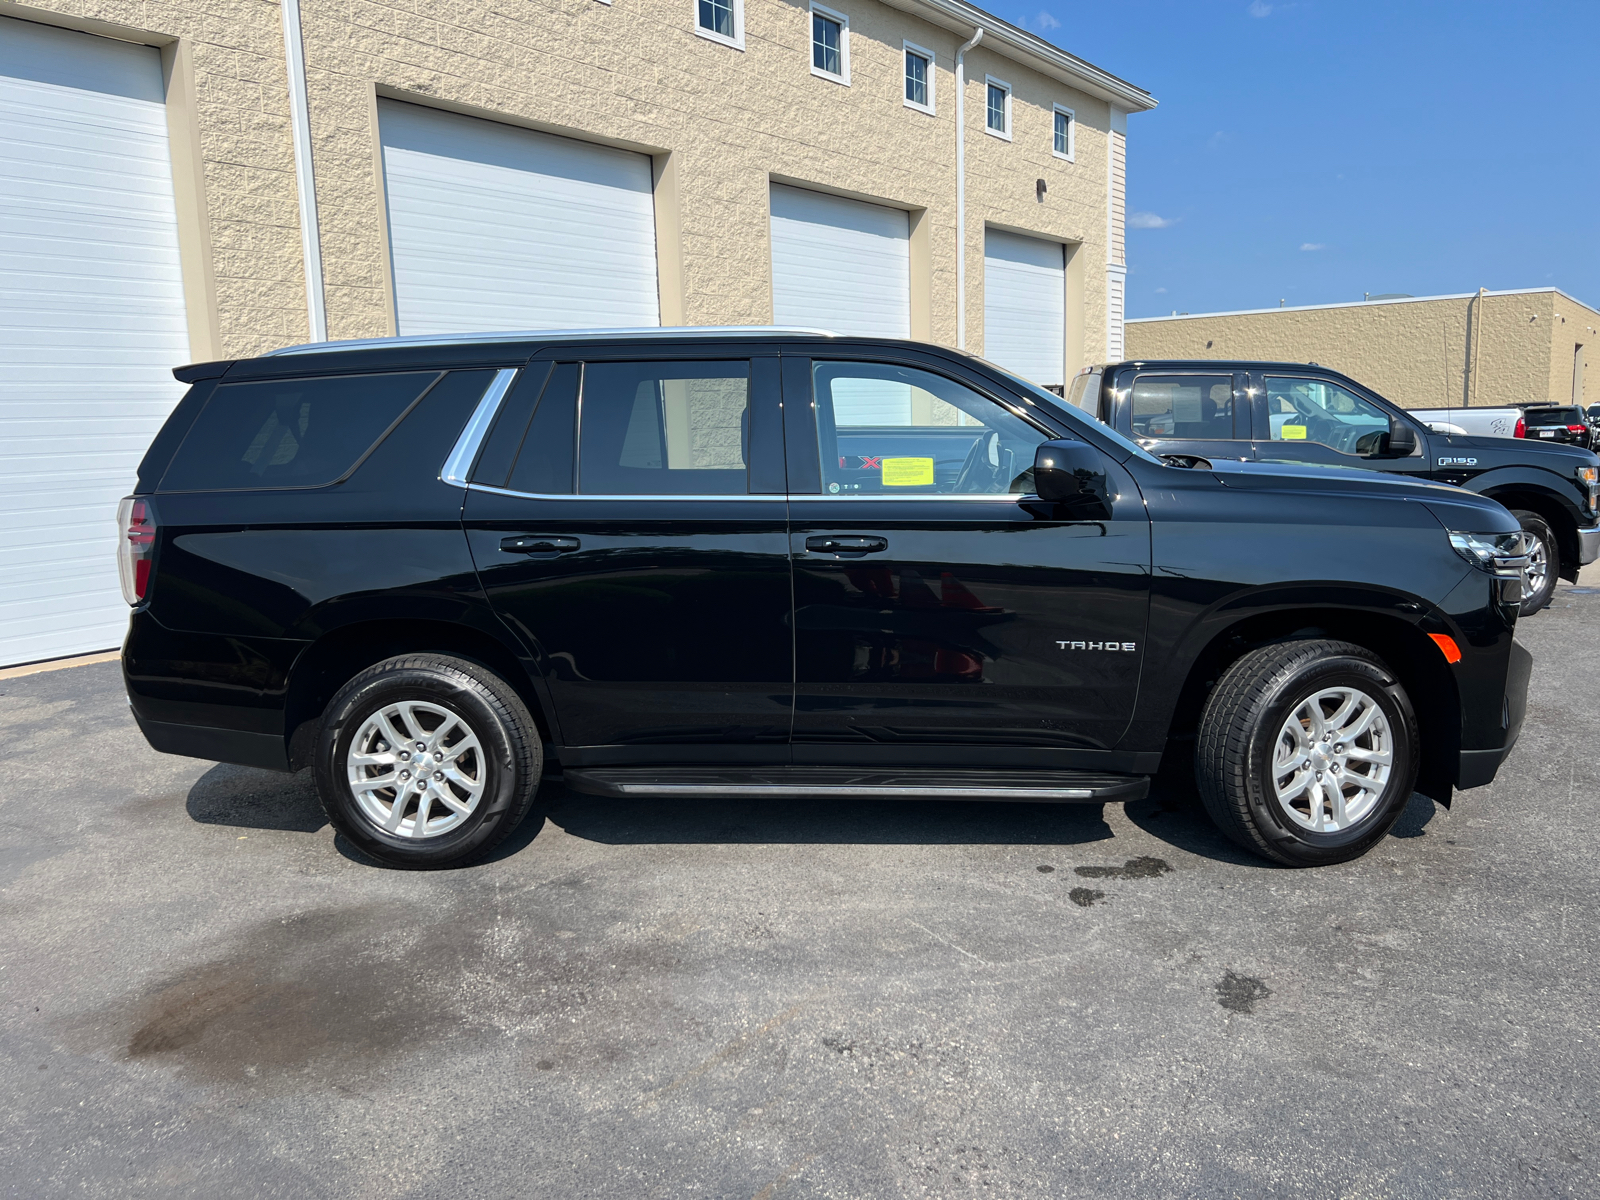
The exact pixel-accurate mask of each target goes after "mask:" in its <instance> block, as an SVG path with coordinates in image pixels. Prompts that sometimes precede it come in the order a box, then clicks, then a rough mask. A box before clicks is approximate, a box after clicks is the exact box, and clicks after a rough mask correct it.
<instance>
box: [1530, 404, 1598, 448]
mask: <svg viewBox="0 0 1600 1200" xmlns="http://www.w3.org/2000/svg"><path fill="white" fill-rule="evenodd" d="M1522 418H1523V420H1524V421H1525V422H1526V423H1527V433H1526V435H1525V436H1527V437H1529V438H1533V439H1535V440H1541V441H1551V442H1565V443H1566V444H1567V445H1569V446H1578V447H1581V448H1582V449H1584V450H1593V449H1594V448H1595V442H1594V430H1593V429H1592V428H1590V424H1589V414H1588V413H1586V412H1584V411H1583V409H1581V408H1579V407H1578V406H1577V405H1575V404H1573V405H1554V404H1529V405H1526V406H1525V407H1524V408H1523V410H1522Z"/></svg>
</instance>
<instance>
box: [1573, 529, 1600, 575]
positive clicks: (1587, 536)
mask: <svg viewBox="0 0 1600 1200" xmlns="http://www.w3.org/2000/svg"><path fill="white" fill-rule="evenodd" d="M1597 558H1600V525H1596V526H1594V528H1592V529H1580V530H1578V565H1579V566H1580V567H1587V566H1588V565H1589V564H1590V563H1592V562H1593V561H1594V560H1595V559H1597Z"/></svg>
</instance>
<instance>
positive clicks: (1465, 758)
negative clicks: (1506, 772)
mask: <svg viewBox="0 0 1600 1200" xmlns="http://www.w3.org/2000/svg"><path fill="white" fill-rule="evenodd" d="M1532 674H1533V655H1531V654H1529V653H1528V651H1527V648H1526V647H1524V646H1523V644H1522V643H1521V642H1519V641H1516V640H1515V639H1513V640H1512V642H1511V657H1510V659H1509V660H1508V661H1507V662H1506V691H1505V698H1504V700H1503V701H1502V702H1501V706H1500V714H1501V715H1500V722H1501V725H1502V727H1503V728H1504V730H1505V741H1504V744H1502V745H1500V746H1498V747H1496V748H1494V749H1492V750H1463V751H1461V755H1460V758H1459V760H1458V762H1457V765H1456V786H1457V787H1458V788H1462V789H1466V788H1475V787H1482V786H1483V785H1484V784H1486V783H1493V782H1494V777H1495V774H1496V773H1497V772H1498V771H1499V770H1500V764H1501V763H1503V762H1505V760H1506V756H1507V755H1509V754H1510V753H1511V751H1512V749H1513V748H1514V747H1515V746H1516V744H1517V735H1518V734H1520V733H1521V732H1522V722H1523V718H1524V717H1526V716H1527V712H1528V679H1529V677H1530V676H1531V675H1532Z"/></svg>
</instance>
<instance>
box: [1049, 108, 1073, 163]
mask: <svg viewBox="0 0 1600 1200" xmlns="http://www.w3.org/2000/svg"><path fill="white" fill-rule="evenodd" d="M1077 131H1078V122H1077V120H1076V118H1075V117H1074V114H1073V111H1072V110H1071V109H1070V108H1062V107H1061V105H1059V104H1058V105H1056V133H1055V143H1054V144H1053V145H1052V146H1051V148H1050V150H1051V153H1053V154H1054V155H1055V156H1056V157H1057V158H1064V159H1066V160H1067V161H1068V162H1071V161H1072V153H1073V146H1074V144H1075V142H1076V139H1077Z"/></svg>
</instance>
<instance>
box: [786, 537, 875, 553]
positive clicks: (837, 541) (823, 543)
mask: <svg viewBox="0 0 1600 1200" xmlns="http://www.w3.org/2000/svg"><path fill="white" fill-rule="evenodd" d="M888 548H889V539H888V538H884V537H873V536H871V535H870V534H869V535H865V536H863V535H861V534H853V533H819V534H817V535H816V536H815V537H808V538H807V539H806V549H807V550H821V551H824V552H829V553H833V554H876V553H877V552H878V551H880V550H887V549H888Z"/></svg>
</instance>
